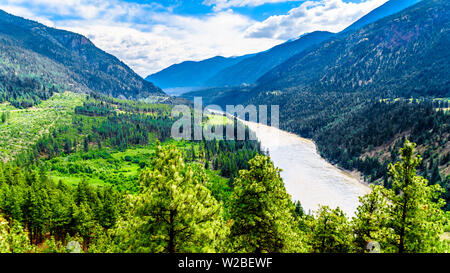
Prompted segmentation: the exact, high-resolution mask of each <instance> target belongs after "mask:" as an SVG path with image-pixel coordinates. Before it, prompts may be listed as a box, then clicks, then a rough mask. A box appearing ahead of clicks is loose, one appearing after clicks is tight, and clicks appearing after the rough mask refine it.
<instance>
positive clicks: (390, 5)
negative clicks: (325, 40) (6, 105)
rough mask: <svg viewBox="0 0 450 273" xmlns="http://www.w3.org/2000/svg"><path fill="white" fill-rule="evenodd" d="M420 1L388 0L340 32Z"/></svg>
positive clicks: (366, 23) (351, 29)
mask: <svg viewBox="0 0 450 273" xmlns="http://www.w3.org/2000/svg"><path fill="white" fill-rule="evenodd" d="M420 1H421V0H389V1H387V2H386V3H384V4H383V5H381V6H380V7H378V8H376V9H374V10H373V11H371V12H369V13H368V14H367V15H365V16H363V17H361V18H360V19H359V20H358V21H356V22H355V23H353V24H352V25H350V26H349V27H347V28H346V29H344V30H343V31H342V32H349V31H353V30H357V29H360V28H362V27H364V26H366V25H368V24H371V23H373V22H375V21H377V20H379V19H382V18H384V17H387V16H389V15H392V14H395V13H397V12H400V11H402V10H404V9H406V8H408V7H410V6H412V5H414V4H417V3H418V2H420Z"/></svg>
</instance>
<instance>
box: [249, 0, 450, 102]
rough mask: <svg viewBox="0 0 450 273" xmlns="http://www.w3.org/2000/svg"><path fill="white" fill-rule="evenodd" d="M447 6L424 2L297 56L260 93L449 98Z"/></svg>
mask: <svg viewBox="0 0 450 273" xmlns="http://www.w3.org/2000/svg"><path fill="white" fill-rule="evenodd" d="M449 7H450V3H449V2H448V1H444V0H426V1H422V2H421V3H418V4H417V5H415V6H413V7H411V8H408V9H407V10H405V11H402V12H400V13H397V14H395V15H393V16H390V17H387V18H384V19H381V20H379V21H377V22H376V23H373V24H371V25H369V26H366V27H364V28H362V29H360V30H358V31H355V32H352V33H349V34H343V35H340V36H338V37H336V38H335V39H333V40H330V41H329V42H326V43H324V44H322V45H321V46H320V47H318V48H315V49H312V50H309V51H305V52H303V53H300V54H299V55H296V56H294V57H292V58H291V59H289V60H288V61H286V62H285V63H283V64H281V65H280V66H278V67H276V68H275V69H273V70H272V71H270V72H269V73H267V74H266V75H264V76H263V77H262V78H261V79H259V81H258V83H259V87H258V89H259V90H276V89H287V88H294V89H295V90H304V91H314V92H323V91H338V92H347V91H352V92H355V91H364V92H377V93H380V94H381V93H389V94H405V95H437V96H445V95H448V93H449V89H450V79H449V78H448V77H447V76H448V65H449V63H450V55H449V54H448V45H449V43H450V31H449V27H450V9H449Z"/></svg>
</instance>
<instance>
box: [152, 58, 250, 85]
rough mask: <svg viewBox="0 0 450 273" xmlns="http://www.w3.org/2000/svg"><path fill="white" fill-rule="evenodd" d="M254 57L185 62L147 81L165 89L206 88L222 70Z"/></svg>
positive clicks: (164, 70)
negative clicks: (211, 79) (209, 80)
mask: <svg viewBox="0 0 450 273" xmlns="http://www.w3.org/2000/svg"><path fill="white" fill-rule="evenodd" d="M250 56H252V55H244V56H241V57H230V58H225V57H222V56H217V57H214V58H210V59H206V60H203V61H199V62H194V61H185V62H182V63H179V64H174V65H171V66H169V67H168V68H166V69H163V70H161V71H159V72H157V73H154V74H151V75H149V76H148V77H147V78H146V80H147V81H151V82H153V83H155V84H156V85H158V86H160V87H161V88H164V89H170V88H171V89H175V88H179V89H180V88H183V90H190V89H192V88H199V87H206V81H207V80H208V79H209V78H211V77H212V76H214V75H215V74H216V73H217V72H219V71H221V70H222V69H224V68H226V67H229V66H232V65H234V64H236V63H238V62H240V61H242V60H244V59H246V58H248V57H250Z"/></svg>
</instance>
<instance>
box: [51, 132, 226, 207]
mask: <svg viewBox="0 0 450 273" xmlns="http://www.w3.org/2000/svg"><path fill="white" fill-rule="evenodd" d="M155 143H156V142H153V143H151V144H149V145H146V146H141V147H133V148H129V149H126V150H124V151H118V150H115V149H109V148H104V149H102V150H95V151H90V152H87V153H85V152H77V153H73V154H70V155H63V156H59V157H55V158H53V159H50V160H48V161H45V162H46V165H47V169H48V170H49V176H50V177H51V178H53V180H55V181H59V180H61V181H63V182H66V183H68V184H70V185H72V186H76V185H77V184H78V183H80V182H81V181H82V180H83V179H84V180H86V181H88V182H89V183H90V184H91V185H94V186H113V187H115V188H117V189H119V190H121V191H128V192H137V191H138V190H139V187H138V179H139V174H140V172H141V170H142V169H143V168H145V167H146V166H149V165H150V164H151V161H152V159H153V158H154V155H155ZM169 144H171V145H175V146H177V147H178V148H180V149H181V150H184V151H187V150H191V149H193V150H194V151H195V152H196V153H198V151H199V147H198V144H196V143H191V142H187V141H174V140H169V141H166V142H164V143H163V145H169ZM207 175H208V177H209V180H210V182H211V185H210V186H211V187H213V188H214V189H213V191H214V190H215V191H216V192H217V193H218V194H219V193H222V192H223V191H222V189H223V188H224V187H226V186H227V185H228V179H227V178H223V177H221V176H220V175H219V171H215V170H208V171H207ZM221 198H222V199H225V196H221Z"/></svg>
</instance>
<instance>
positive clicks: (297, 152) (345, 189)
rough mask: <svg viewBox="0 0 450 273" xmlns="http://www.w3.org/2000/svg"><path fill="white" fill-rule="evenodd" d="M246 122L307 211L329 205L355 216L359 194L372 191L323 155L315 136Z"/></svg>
mask: <svg viewBox="0 0 450 273" xmlns="http://www.w3.org/2000/svg"><path fill="white" fill-rule="evenodd" d="M245 123H246V124H247V126H249V128H250V129H251V130H252V131H254V132H255V134H256V136H257V138H258V139H259V141H260V142H261V145H262V148H263V149H264V150H268V152H269V155H270V157H271V159H272V161H273V163H274V165H275V166H276V167H278V168H280V169H282V172H281V177H282V178H283V181H284V184H285V186H286V190H287V191H288V193H289V194H290V195H291V196H292V199H293V200H298V201H300V202H301V204H302V206H303V209H304V210H305V212H306V213H311V212H314V211H316V210H317V209H318V208H319V206H320V205H327V206H330V207H331V208H335V207H340V208H341V209H342V210H343V211H344V212H345V213H346V214H347V216H353V215H354V212H355V211H356V208H357V206H358V203H359V196H362V195H364V194H367V193H369V192H370V188H369V187H368V186H367V185H365V184H363V183H361V182H360V181H359V180H358V179H357V178H356V177H353V176H352V175H350V174H349V173H347V172H345V171H342V170H341V169H339V168H337V167H335V166H334V165H332V164H330V163H328V162H327V161H326V160H325V159H323V158H322V157H321V156H320V155H319V154H318V153H317V149H316V145H315V144H314V142H312V141H311V140H308V139H304V138H301V137H299V136H297V135H295V134H291V133H288V132H285V131H282V130H279V129H277V128H274V127H270V126H265V125H261V124H256V123H250V122H245Z"/></svg>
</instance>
